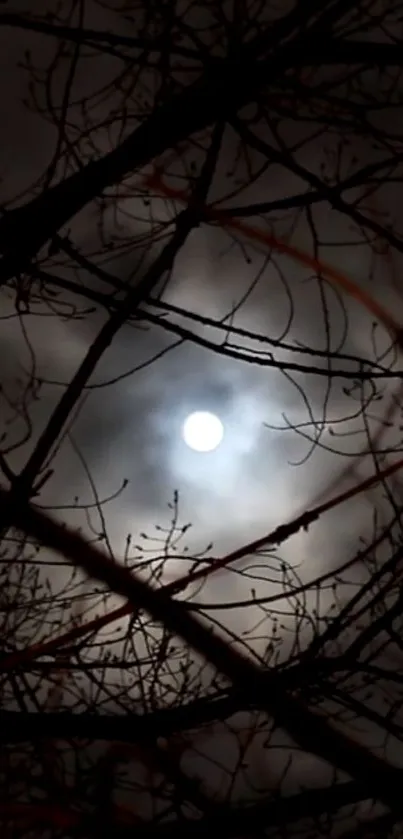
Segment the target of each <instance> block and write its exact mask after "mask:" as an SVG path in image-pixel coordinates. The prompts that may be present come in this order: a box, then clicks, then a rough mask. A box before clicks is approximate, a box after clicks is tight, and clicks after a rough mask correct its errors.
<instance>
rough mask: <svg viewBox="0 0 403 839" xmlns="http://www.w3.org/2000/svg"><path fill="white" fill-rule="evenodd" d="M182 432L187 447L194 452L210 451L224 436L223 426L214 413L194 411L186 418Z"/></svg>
mask: <svg viewBox="0 0 403 839" xmlns="http://www.w3.org/2000/svg"><path fill="white" fill-rule="evenodd" d="M182 433H183V439H184V441H185V443H186V445H187V446H189V448H191V449H193V450H194V451H196V452H212V451H214V449H216V448H217V447H218V446H219V445H220V443H221V441H222V439H223V437H224V426H223V424H222V422H221V420H220V419H219V418H218V417H217V416H216V415H215V414H211V413H210V412H209V411H195V412H194V413H193V414H189V416H188V417H187V418H186V420H185V422H184V424H183V431H182Z"/></svg>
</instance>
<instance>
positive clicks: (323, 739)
mask: <svg viewBox="0 0 403 839" xmlns="http://www.w3.org/2000/svg"><path fill="white" fill-rule="evenodd" d="M1 508H2V510H3V515H4V516H5V518H6V520H8V521H10V522H11V523H12V524H13V525H14V526H15V527H16V528H17V529H19V530H22V531H23V532H25V533H28V534H29V535H30V536H31V537H33V538H34V539H36V540H38V542H39V543H40V544H43V545H46V546H47V547H48V548H50V549H53V550H55V551H57V552H58V553H60V554H61V555H62V556H64V557H65V558H66V559H68V560H70V562H72V563H73V564H74V565H75V566H76V567H80V568H81V569H82V570H84V572H85V573H86V574H87V575H88V576H90V577H92V578H94V579H96V580H100V581H101V582H102V583H104V584H105V585H106V586H107V587H108V589H109V590H110V591H113V592H115V593H116V594H118V595H120V596H122V597H124V598H125V599H126V600H127V601H128V603H129V604H130V606H131V609H132V611H133V613H135V614H136V613H137V612H138V610H139V609H144V610H145V611H147V612H148V613H149V614H150V615H151V616H152V617H153V618H154V619H155V620H156V621H158V622H160V623H162V624H163V625H164V626H165V627H166V629H167V630H168V631H169V632H172V633H174V634H175V635H178V636H179V637H181V638H182V639H183V640H184V641H185V642H186V643H188V644H189V645H190V646H191V647H192V648H193V649H194V650H195V651H197V652H198V653H200V654H201V655H202V656H203V657H204V658H205V659H206V660H207V661H208V662H210V663H211V664H212V665H213V666H214V667H215V668H216V669H217V670H218V671H219V672H221V673H223V674H224V675H225V676H227V677H228V679H229V680H230V681H231V682H232V683H233V684H234V685H235V686H236V687H237V689H238V690H239V691H240V693H241V694H243V695H244V696H245V697H246V698H249V699H254V698H256V697H257V696H259V697H260V700H261V702H262V704H264V706H265V708H266V709H267V711H268V713H270V715H271V716H272V717H273V718H274V720H275V721H276V723H277V725H279V726H280V727H282V728H284V729H285V730H286V731H288V732H289V734H290V735H291V737H292V738H293V739H294V740H295V742H296V743H297V745H299V746H300V747H301V748H302V749H303V750H305V751H308V752H311V753H312V754H315V755H316V756H318V757H320V758H322V759H323V760H326V761H327V762H329V763H330V764H331V765H334V766H335V767H336V768H338V769H340V770H342V771H344V772H347V773H348V774H349V775H350V776H351V777H352V778H356V779H359V780H360V782H362V783H363V784H364V783H365V787H366V789H367V790H368V794H369V795H371V796H374V797H375V798H376V799H378V800H380V801H382V802H383V803H384V804H386V805H387V806H388V807H390V808H391V809H392V810H393V811H394V812H396V813H398V814H400V813H402V808H403V805H402V802H401V796H400V793H399V792H398V790H399V788H400V777H401V774H400V772H399V771H398V770H397V769H395V768H394V767H392V766H391V765H389V764H387V763H385V762H384V761H383V760H381V759H380V758H379V757H377V756H376V755H375V754H372V753H371V752H369V751H368V750H367V749H365V748H364V747H363V746H361V745H360V744H359V743H357V742H355V741H354V740H352V739H351V738H349V737H348V736H346V735H345V734H343V733H342V732H341V731H338V730H336V729H335V728H334V727H333V726H332V725H331V724H330V723H328V722H327V721H326V719H325V718H324V717H323V716H321V715H319V714H317V713H315V712H314V711H312V710H310V709H309V708H307V707H305V705H304V704H303V703H302V702H300V701H299V700H298V699H296V698H295V697H294V696H293V695H290V694H289V692H288V691H287V690H286V689H285V688H284V685H283V684H282V681H281V679H279V678H278V675H277V674H276V673H273V672H270V673H269V674H268V673H267V672H265V671H262V670H261V669H260V668H259V667H258V666H257V665H256V664H255V663H254V662H253V661H251V660H249V659H248V658H246V657H245V656H243V655H242V653H240V652H239V651H237V650H236V649H234V648H233V647H231V646H228V645H227V644H226V643H225V642H224V641H223V639H221V638H220V637H219V636H217V635H214V634H213V632H212V631H211V629H209V628H208V627H206V626H205V625H204V624H203V623H202V622H200V621H199V620H198V619H197V618H195V617H193V616H192V615H191V614H190V613H189V612H188V611H186V610H184V609H183V608H182V607H181V605H180V604H179V603H176V602H175V601H174V600H172V599H171V598H170V597H168V596H167V595H166V593H165V592H163V591H154V590H153V589H152V588H151V587H150V586H149V585H148V584H147V583H145V582H144V581H143V580H142V579H141V578H138V577H136V576H135V575H133V574H131V573H130V571H129V570H128V569H127V568H126V567H125V566H123V565H120V564H118V563H116V562H115V561H114V560H113V559H111V558H110V557H109V556H108V555H106V554H104V553H103V552H102V551H101V550H99V548H96V547H95V546H94V545H89V544H87V543H86V542H85V540H84V539H83V538H82V536H81V535H80V534H79V533H76V532H74V531H71V530H69V529H68V528H66V527H63V526H62V525H60V524H59V523H57V522H56V521H54V520H53V519H52V518H51V517H49V516H46V515H45V514H44V513H41V512H39V511H38V510H35V508H34V507H33V506H32V505H30V504H26V505H24V504H18V505H16V504H15V500H14V499H13V496H12V494H11V493H10V492H6V491H5V490H0V509H1ZM263 697H265V698H264V699H263Z"/></svg>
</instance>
